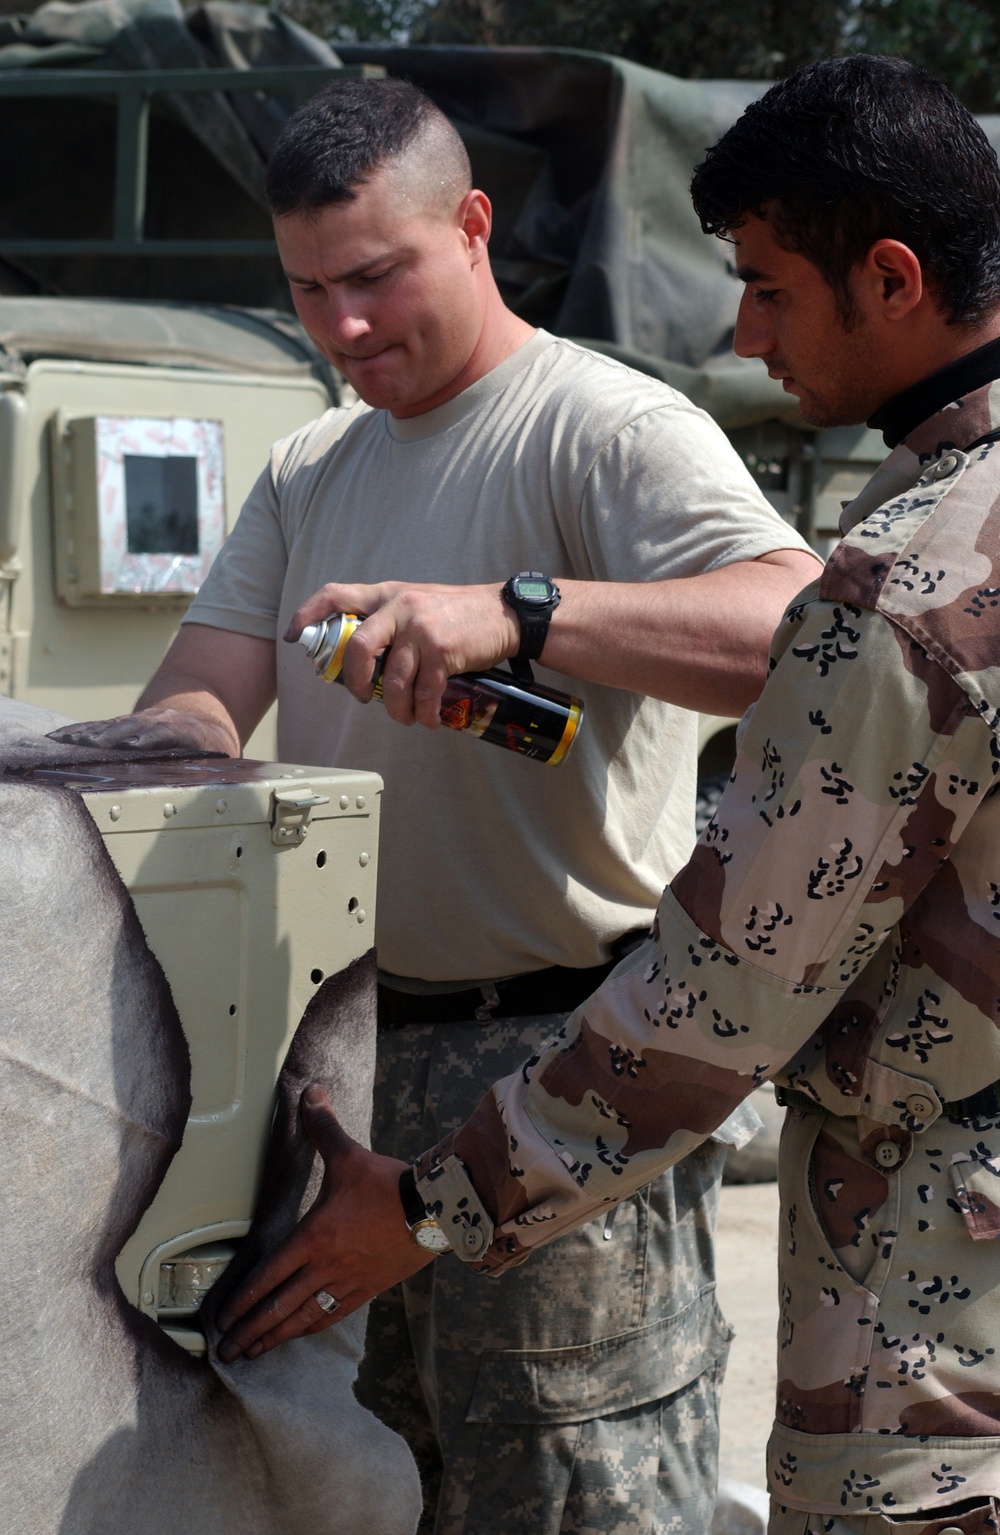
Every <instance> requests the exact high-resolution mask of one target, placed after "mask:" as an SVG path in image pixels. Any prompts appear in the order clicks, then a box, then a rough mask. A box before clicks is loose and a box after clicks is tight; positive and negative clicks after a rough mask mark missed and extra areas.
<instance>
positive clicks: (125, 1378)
mask: <svg viewBox="0 0 1000 1535" xmlns="http://www.w3.org/2000/svg"><path fill="white" fill-rule="evenodd" d="M12 710H13V712H12ZM51 723H55V722H54V721H53V722H51ZM51 723H50V722H49V721H47V720H44V719H39V718H37V717H35V718H30V717H28V716H27V715H25V713H24V712H23V710H22V711H21V712H20V714H18V713H17V712H16V706H11V707H8V708H6V709H4V708H3V707H2V706H0V766H3V767H4V768H5V770H6V776H3V777H0V888H2V890H3V900H4V920H3V923H2V924H0V967H2V975H3V988H2V993H0V996H2V1000H0V1112H2V1116H3V1134H2V1138H0V1221H2V1230H3V1234H4V1235H3V1242H2V1243H0V1402H2V1412H0V1508H2V1510H3V1528H4V1530H5V1531H6V1530H10V1531H14V1530H16V1531H17V1532H18V1535H154V1532H155V1535H163V1532H164V1531H165V1530H168V1529H169V1530H184V1531H185V1535H359V1532H364V1535H410V1532H412V1530H413V1528H414V1526H415V1524H416V1520H417V1517H418V1511H419V1487H418V1483H417V1477H416V1472H415V1469H414V1466H413V1462H412V1459H411V1457H410V1454H409V1451H408V1450H407V1448H406V1446H405V1445H404V1444H403V1442H402V1440H400V1439H399V1438H397V1436H396V1435H394V1434H392V1433H390V1432H389V1431H388V1430H387V1429H385V1428H384V1427H383V1426H382V1425H381V1424H380V1423H378V1422H377V1420H376V1419H375V1418H373V1417H372V1416H371V1415H370V1414H369V1413H368V1412H366V1411H364V1410H363V1409H362V1408H361V1407H360V1406H359V1405H358V1403H357V1402H356V1401H355V1399H354V1395H353V1391H352V1385H353V1381H354V1378H355V1375H356V1371H357V1364H358V1360H359V1357H360V1354H361V1350H362V1346H363V1338H364V1316H363V1314H359V1315H356V1316H354V1317H351V1318H350V1319H349V1320H348V1321H347V1322H345V1323H344V1324H342V1325H341V1326H339V1327H337V1328H334V1329H333V1330H331V1331H329V1332H327V1333H323V1334H320V1335H317V1336H315V1337H313V1338H304V1339H301V1340H298V1341H297V1342H295V1343H291V1344H286V1345H285V1346H284V1347H283V1348H281V1349H278V1350H276V1351H275V1352H274V1353H273V1354H270V1355H267V1356H266V1357H265V1358H263V1359H261V1360H258V1361H256V1362H254V1363H246V1362H241V1363H239V1364H237V1365H236V1366H234V1367H232V1368H230V1369H227V1368H225V1367H224V1366H222V1365H220V1364H219V1363H218V1362H217V1361H215V1360H212V1361H211V1362H210V1363H206V1362H204V1361H199V1360H195V1359H192V1358H191V1357H190V1356H189V1355H188V1354H186V1353H185V1352H184V1351H183V1350H181V1349H179V1348H178V1347H177V1346H176V1345H175V1344H174V1343H172V1342H171V1340H170V1339H168V1338H167V1337H166V1336H165V1334H163V1333H162V1332H161V1330H160V1329H159V1327H157V1325H156V1324H155V1323H154V1322H153V1321H151V1320H150V1319H149V1318H147V1317H145V1316H143V1315H141V1314H140V1313H139V1312H138V1311H137V1310H135V1308H134V1307H132V1306H131V1305H129V1304H128V1302H127V1301H126V1299H125V1297H124V1295H123V1294H122V1292H121V1290H120V1288H119V1286H118V1283H117V1281H116V1278H115V1272H114V1261H115V1257H116V1255H117V1253H118V1251H119V1250H120V1248H121V1246H122V1243H123V1242H124V1240H125V1238H126V1237H127V1236H128V1235H129V1233H130V1232H131V1231H132V1230H133V1229H134V1227H135V1225H136V1223H137V1221H138V1219H139V1217H140V1215H141V1213H142V1211H143V1210H144V1209H145V1208H146V1206H147V1205H148V1204H149V1202H150V1200H151V1199H152V1197H153V1195H154V1194H155V1191H156V1189H157V1187H158V1185H159V1182H160V1180H161V1179H162V1177H163V1174H164V1172H165V1170H166V1168H167V1166H168V1165H169V1162H170V1159H171V1157H172V1156H173V1154H174V1152H175V1150H176V1148H177V1146H178V1144H179V1140H180V1137H181V1135H182V1133H183V1128H184V1123H185V1119H186V1116H187V1111H188V1104H189V1063H188V1053H187V1046H186V1044H185V1041H184V1037H183V1034H182V1032H181V1028H180V1024H179V1021H178V1018H177V1014H176V1011H175V1009H174V1006H173V1002H172V1000H171V997H170V993H169V989H168V987H167V984H166V981H165V979H164V976H163V972H162V970H161V969H160V966H159V965H158V963H157V961H156V960H155V958H154V957H153V955H152V954H151V953H150V951H149V949H148V947H147V945H146V941H145V938H144V936H143V933H142V930H141V928H140V926H139V923H138V920H137V918H136V915H135V912H134V909H133V907H132V903H131V900H130V899H129V896H128V893H127V891H126V890H125V888H124V887H123V885H122V883H121V881H120V879H119V878H118V875H117V873H116V871H115V869H114V867H113V865H112V864H111V861H110V859H109V858H108V856H107V854H106V851H105V848H104V844H103V842H102V839H101V837H100V835H99V833H98V831H97V829H96V827H95V825H94V823H93V821H92V820H91V818H90V816H89V814H88V812H87V810H86V808H85V807H84V805H83V804H82V802H81V801H80V800H79V798H78V797H77V796H76V795H75V794H73V793H71V792H69V791H66V790H64V789H61V788H53V787H50V786H45V785H41V784H37V783H32V782H27V781H23V780H22V779H20V778H18V777H17V776H12V775H11V773H10V771H9V769H10V768H11V767H13V768H14V772H15V774H16V773H17V772H18V770H20V771H23V769H24V767H25V765H26V764H27V763H28V761H29V760H30V758H31V756H32V754H34V755H36V756H37V755H46V756H47V755H48V746H49V745H51V743H47V744H42V745H39V742H38V737H37V735H35V734H34V733H33V732H32V735H31V736H29V737H28V738H26V731H25V726H26V724H27V725H34V727H35V729H36V730H37V728H38V726H39V725H40V726H41V728H51ZM52 755H53V756H62V755H63V753H62V752H59V751H58V749H56V748H54V747H53V751H52ZM372 998H373V960H372V957H371V956H368V957H367V958H366V959H364V960H361V961H359V962H357V963H356V964H355V965H354V966H352V967H351V968H350V969H349V970H347V971H345V972H343V973H342V974H341V975H339V976H334V977H331V978H330V979H329V980H328V981H327V982H326V983H325V984H324V986H323V987H321V989H320V991H319V992H318V993H317V994H316V996H315V998H314V1000H313V1003H312V1004H311V1006H310V1008H309V1010H308V1011H307V1013H306V1015H305V1017H304V1018H303V1020H302V1023H301V1025H300V1027H299V1030H298V1032H297V1034H296V1037H295V1040H294V1043H293V1046H292V1049H291V1051H290V1053H289V1057H288V1060H287V1062H286V1065H285V1069H284V1071H283V1074H282V1078H281V1082H280V1084H279V1106H278V1113H277V1116H276V1120H275V1127H274V1134H273V1137H272V1144H271V1149H270V1153H269V1157H268V1164H267V1170H266V1174H265V1185H264V1189H263V1192H262V1195H261V1200H260V1205H259V1209H258V1213H257V1217H256V1220H255V1223H254V1226H253V1229H252V1231H251V1233H250V1235H249V1236H248V1237H247V1239H246V1241H245V1243H244V1245H243V1248H242V1250H241V1252H240V1255H239V1257H238V1259H237V1260H235V1262H234V1264H233V1265H232V1268H233V1269H235V1268H236V1267H237V1265H238V1266H239V1268H240V1270H245V1269H246V1267H248V1266H249V1265H250V1264H251V1263H253V1262H254V1261H255V1258H256V1256H257V1255H258V1254H259V1253H260V1252H261V1251H262V1250H263V1249H265V1248H266V1247H268V1246H270V1245H271V1244H272V1243H273V1242H274V1241H275V1240H276V1239H277V1238H278V1237H280V1236H281V1235H282V1234H283V1233H284V1232H285V1231H287V1230H288V1229H289V1228H290V1226H291V1225H292V1224H293V1222H294V1221H295V1220H296V1219H297V1217H298V1214H299V1212H300V1210H301V1209H303V1208H304V1207H305V1206H306V1205H307V1204H308V1203H310V1202H311V1200H312V1197H313V1195H314V1192H315V1185H316V1181H317V1169H316V1167H315V1166H314V1157H313V1154H312V1150H311V1148H310V1147H308V1146H307V1145H306V1144H304V1143H303V1137H302V1134H301V1131H300V1129H299V1124H298V1117H297V1104H298V1096H299V1093H300V1091H301V1088H302V1086H303V1085H304V1083H305V1082H307V1081H309V1080H313V1079H315V1080H318V1081H321V1082H323V1084H324V1085H325V1086H326V1087H327V1088H328V1090H329V1091H330V1093H331V1096H332V1098H333V1101H334V1103H335V1105H336V1107H337V1109H338V1112H339V1113H340V1114H341V1116H342V1118H343V1119H344V1122H345V1124H346V1125H347V1127H348V1129H349V1130H350V1131H351V1132H352V1133H354V1134H359V1135H362V1136H363V1135H365V1134H366V1133H367V1128H368V1119H369V1113H370V1094H371V1061H372V1050H371V1033H372V1028H373V1001H372ZM235 1279H236V1275H235V1274H227V1275H226V1276H225V1279H224V1280H223V1282H222V1283H223V1284H227V1283H234V1282H235ZM219 1288H220V1289H221V1288H222V1286H221V1285H220V1287H219ZM212 1300H213V1297H209V1302H208V1303H207V1307H206V1309H207V1311H208V1313H209V1315H208V1318H207V1320H208V1324H209V1331H210V1335H211V1312H212Z"/></svg>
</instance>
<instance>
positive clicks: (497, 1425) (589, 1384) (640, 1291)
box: [358, 1015, 731, 1535]
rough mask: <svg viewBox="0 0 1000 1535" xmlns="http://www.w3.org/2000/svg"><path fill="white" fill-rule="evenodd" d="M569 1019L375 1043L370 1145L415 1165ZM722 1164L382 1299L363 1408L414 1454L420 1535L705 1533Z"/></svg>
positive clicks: (717, 1357) (723, 1342)
mask: <svg viewBox="0 0 1000 1535" xmlns="http://www.w3.org/2000/svg"><path fill="white" fill-rule="evenodd" d="M561 1022H562V1015H559V1016H549V1017H543V1018H537V1017H536V1018H516V1019H501V1020H499V1021H497V1022H494V1023H486V1024H482V1023H475V1022H469V1023H458V1024H455V1023H452V1024H447V1025H441V1024H439V1025H413V1026H410V1027H406V1028H399V1029H388V1030H383V1031H380V1035H379V1061H378V1072H377V1077H376V1088H375V1116H374V1123H373V1133H372V1142H373V1145H374V1146H375V1147H376V1149H377V1150H379V1151H381V1152H383V1153H385V1154H387V1155H392V1156H397V1157H402V1158H405V1159H407V1160H409V1159H411V1158H413V1157H415V1156H416V1155H417V1154H418V1153H419V1152H420V1151H422V1150H424V1149H425V1148H426V1147H427V1146H430V1145H432V1144H434V1142H436V1141H437V1140H439V1139H440V1138H441V1136H442V1135H445V1134H446V1133H447V1132H448V1131H449V1130H451V1129H453V1128H455V1127H456V1126H458V1125H459V1124H461V1123H462V1122H463V1121H464V1120H465V1119H466V1118H467V1117H468V1115H469V1114H470V1112H471V1111H472V1109H473V1108H474V1107H475V1105H476V1104H477V1103H478V1101H479V1099H480V1098H481V1096H482V1094H483V1093H484V1092H485V1091H486V1089H487V1088H489V1087H490V1086H491V1085H492V1083H493V1082H494V1081H496V1080H497V1079H498V1078H500V1077H504V1076H507V1075H509V1074H510V1073H511V1072H512V1071H514V1070H516V1069H517V1068H518V1067H519V1066H520V1065H521V1063H522V1061H524V1059H525V1058H526V1057H527V1056H528V1055H530V1054H531V1052H532V1050H533V1049H535V1048H536V1046H537V1045H538V1044H539V1043H541V1042H542V1041H543V1040H545V1039H547V1038H549V1037H550V1036H551V1035H552V1033H554V1032H555V1030H556V1029H557V1028H558V1026H559V1024H560V1023H561ZM723 1157H724V1148H723V1147H722V1146H720V1145H718V1144H716V1143H715V1142H712V1141H709V1142H706V1144H705V1145H704V1146H702V1147H700V1148H699V1150H698V1151H697V1152H696V1153H695V1154H694V1155H693V1156H691V1157H689V1158H687V1159H686V1160H685V1161H684V1162H683V1163H681V1164H680V1165H679V1166H678V1167H676V1168H674V1169H673V1170H672V1172H671V1173H669V1174H667V1175H665V1176H664V1177H663V1178H661V1179H659V1180H657V1182H656V1183H654V1184H653V1185H651V1186H650V1188H649V1189H646V1190H643V1191H642V1193H640V1194H638V1195H636V1196H635V1197H634V1198H633V1199H630V1200H627V1201H625V1202H624V1203H623V1204H622V1205H620V1206H618V1207H616V1209H615V1211H614V1212H613V1213H609V1215H608V1217H607V1218H606V1219H601V1220H598V1221H595V1222H592V1223H591V1224H590V1225H588V1226H585V1227H582V1228H581V1229H580V1230H579V1231H577V1232H574V1233H572V1234H571V1235H569V1236H568V1237H566V1238H564V1239H563V1240H562V1241H560V1242H556V1243H554V1244H553V1245H552V1246H550V1247H546V1248H544V1249H542V1250H541V1251H540V1252H538V1253H537V1254H535V1256H534V1257H532V1259H531V1261H530V1262H529V1263H527V1264H525V1265H524V1266H523V1267H520V1268H518V1269H515V1270H513V1271H512V1272H511V1273H509V1274H506V1275H504V1276H503V1277H502V1278H499V1279H490V1278H484V1277H483V1276H481V1275H479V1274H476V1273H472V1272H470V1271H469V1270H468V1269H467V1268H466V1267H465V1265H464V1264H462V1263H461V1262H460V1261H459V1260H458V1259H457V1258H455V1257H453V1256H452V1255H451V1254H447V1255H446V1256H445V1257H443V1258H439V1259H438V1260H437V1261H436V1262H435V1263H433V1264H430V1265H428V1267H427V1268H425V1269H423V1270H421V1271H420V1273H418V1274H415V1275H414V1276H413V1278H412V1279H410V1280H408V1281H407V1282H406V1283H405V1284H404V1285H402V1286H400V1287H398V1288H397V1289H396V1290H394V1291H391V1292H389V1294H387V1295H385V1296H383V1297H381V1298H380V1299H379V1300H377V1301H375V1302H373V1304H372V1308H371V1315H370V1319H369V1328H368V1349H367V1352H366V1357H365V1361H364V1364H363V1365H362V1372H361V1377H360V1380H359V1384H358V1395H359V1397H360V1399H361V1401H362V1402H363V1403H364V1404H365V1405H366V1406H367V1407H370V1408H371V1409H372V1410H373V1411H374V1412H376V1413H377V1414H378V1416H379V1417H380V1418H382V1419H383V1421H384V1422H386V1423H388V1424H389V1425H390V1426H391V1427H392V1428H394V1429H396V1430H397V1431H398V1432H399V1433H401V1434H403V1436H404V1437H405V1438H406V1439H407V1440H408V1442H409V1444H410V1446H411V1448H412V1449H413V1452H414V1454H415V1456H416V1458H417V1462H418V1464H419V1466H420V1468H421V1475H422V1477H423V1479H424V1486H425V1502H426V1507H425V1512H424V1518H423V1521H422V1522H421V1525H420V1535H432V1532H433V1535H705V1532H706V1531H707V1530H708V1529H709V1527H710V1524H711V1511H712V1506H713V1502H714V1497H715V1482H716V1463H717V1456H718V1394H719V1387H720V1384H721V1379H722V1371H723V1368H724V1364H725V1357H726V1353H727V1352H728V1347H729V1339H730V1337H731V1330H730V1329H729V1327H728V1326H727V1324H726V1323H725V1322H724V1320H723V1318H722V1316H721V1314H720V1313H719V1310H718V1307H717V1305H716V1301H715V1293H714V1290H715V1274H714V1266H713V1255H712V1246H713V1244H712V1231H713V1228H714V1223H715V1211H716V1204H717V1196H718V1183H719V1177H720V1175H721V1169H722V1161H723Z"/></svg>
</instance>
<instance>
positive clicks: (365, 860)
mask: <svg viewBox="0 0 1000 1535" xmlns="http://www.w3.org/2000/svg"><path fill="white" fill-rule="evenodd" d="M358 863H359V864H360V865H361V867H362V868H363V869H367V867H368V865H369V864H370V863H371V854H370V853H359V854H358Z"/></svg>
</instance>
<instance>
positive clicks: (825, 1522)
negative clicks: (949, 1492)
mask: <svg viewBox="0 0 1000 1535" xmlns="http://www.w3.org/2000/svg"><path fill="white" fill-rule="evenodd" d="M767 1530H768V1535H998V1532H1000V1505H998V1500H997V1499H996V1498H988V1499H986V1500H985V1501H984V1500H983V1499H982V1498H968V1499H966V1501H965V1502H964V1503H953V1504H952V1505H951V1507H950V1508H937V1509H934V1511H933V1512H926V1513H916V1514H872V1515H870V1516H869V1517H868V1518H865V1519H856V1518H844V1519H839V1518H837V1516H836V1515H833V1516H831V1515H828V1514H805V1513H802V1511H801V1510H796V1509H794V1508H783V1507H782V1506H781V1505H780V1504H779V1503H776V1502H774V1501H772V1503H771V1518H770V1520H769V1522H768V1526H767Z"/></svg>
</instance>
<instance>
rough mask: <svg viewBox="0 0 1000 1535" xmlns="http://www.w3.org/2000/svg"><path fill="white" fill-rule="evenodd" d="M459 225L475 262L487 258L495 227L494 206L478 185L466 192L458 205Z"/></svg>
mask: <svg viewBox="0 0 1000 1535" xmlns="http://www.w3.org/2000/svg"><path fill="white" fill-rule="evenodd" d="M458 225H459V228H460V229H461V231H462V233H463V234H464V235H465V238H466V241H467V243H468V246H469V254H470V256H471V257H472V260H473V264H475V263H477V262H480V261H483V260H485V258H486V254H487V250H486V247H487V245H488V244H489V238H490V231H491V229H492V228H493V207H492V204H491V203H490V200H489V198H488V197H487V196H486V193H485V192H480V191H479V190H478V188H476V187H473V189H472V191H471V192H466V194H465V196H464V197H463V198H462V201H461V202H460V203H459V205H458Z"/></svg>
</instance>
